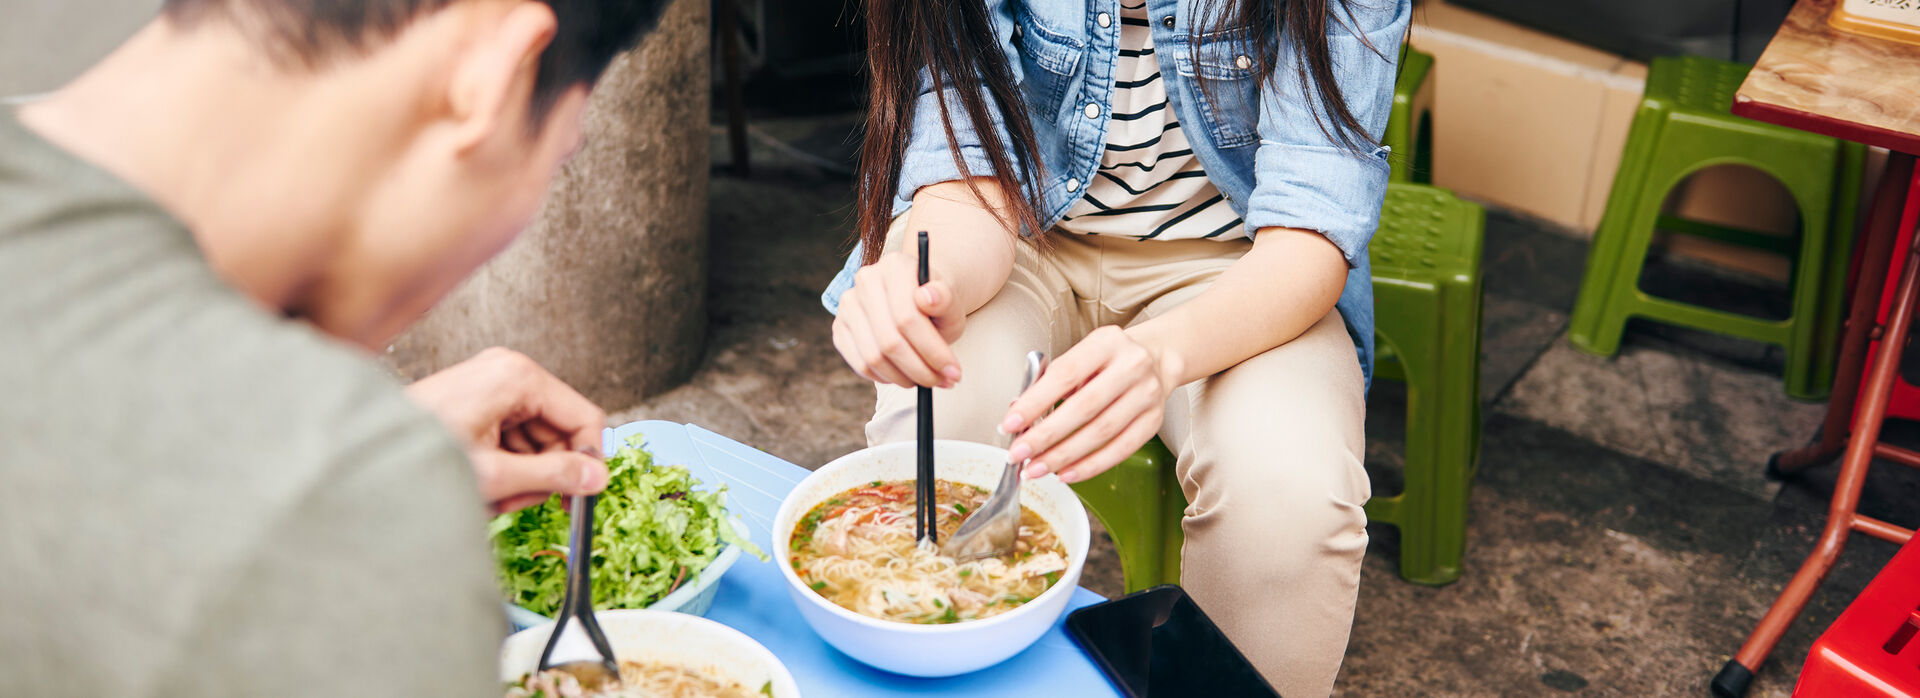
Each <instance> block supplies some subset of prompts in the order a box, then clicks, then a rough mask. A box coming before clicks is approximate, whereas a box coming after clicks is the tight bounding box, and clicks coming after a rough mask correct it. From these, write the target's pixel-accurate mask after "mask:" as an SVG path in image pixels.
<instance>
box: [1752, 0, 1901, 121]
mask: <svg viewBox="0 0 1920 698" xmlns="http://www.w3.org/2000/svg"><path fill="white" fill-rule="evenodd" d="M1837 2H1838V0H1798V2H1795V3H1794V5H1793V12H1792V13H1790V14H1788V15H1787V21H1786V23H1785V24H1783V25H1781V27H1780V31H1779V32H1778V33H1776V34H1774V36H1773V40H1772V41H1770V42H1768V43H1767V49H1766V51H1765V52H1764V53H1762V54H1760V61H1759V62H1758V63H1756V64H1755V65H1754V67H1753V72H1751V73H1749V74H1748V75H1747V80H1746V82H1744V83H1741V85H1740V91H1739V92H1738V93H1736V94H1735V95H1734V98H1733V113H1735V114H1738V115H1740V116H1744V117H1747V118H1750V119H1756V120H1759V121H1767V122H1771V123H1776V124H1780V125H1783V126H1790V127H1793V128H1797V129H1801V130H1804V131H1812V132H1814V133H1820V134H1825V135H1829V136H1834V137H1836V138H1843V139H1846V140H1850V141H1857V142H1860V143H1865V144H1867V145H1877V146H1881V147H1884V148H1888V149H1892V150H1897V151H1900V152H1904V153H1914V154H1920V46H1916V45H1912V44H1903V43H1900V42H1897V41H1889V40H1886V39H1878V38H1874V37H1870V36H1864V35H1860V34H1853V33H1850V32H1844V31H1841V30H1839V29H1835V28H1833V26H1831V25H1829V24H1827V15H1828V14H1829V13H1831V12H1832V11H1833V7H1834V5H1835V4H1836V3H1837Z"/></svg>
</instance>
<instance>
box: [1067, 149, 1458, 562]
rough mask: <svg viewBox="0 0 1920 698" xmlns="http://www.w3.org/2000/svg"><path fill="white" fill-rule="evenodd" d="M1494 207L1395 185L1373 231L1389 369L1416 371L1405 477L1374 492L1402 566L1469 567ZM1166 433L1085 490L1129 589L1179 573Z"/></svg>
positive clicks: (1180, 504) (1383, 356)
mask: <svg viewBox="0 0 1920 698" xmlns="http://www.w3.org/2000/svg"><path fill="white" fill-rule="evenodd" d="M1485 222H1486V214H1485V212H1484V211H1483V210H1482V209H1481V208H1480V207H1479V206H1477V205H1475V204H1472V203H1469V202H1466V201H1462V200H1460V199H1458V198H1455V197H1454V196H1453V194H1451V193H1449V192H1447V191H1446V190H1444V189H1437V188H1434V187H1428V186H1422V185H1417V184H1392V185H1389V186H1388V187H1387V199H1386V203H1385V205H1384V206H1383V208H1382V209H1381V221H1380V230H1379V232H1378V233H1377V234H1375V235H1374V237H1373V242H1372V244H1371V247H1370V249H1371V256H1372V260H1373V288H1374V299H1375V300H1374V306H1375V313H1376V314H1375V321H1376V323H1377V328H1378V332H1377V336H1378V338H1379V341H1378V342H1377V344H1378V345H1379V346H1380V348H1381V350H1380V361H1379V364H1378V365H1379V370H1378V371H1377V372H1376V375H1378V376H1380V377H1382V378H1395V379H1398V380H1404V381H1406V382H1407V461H1406V487H1405V489H1404V490H1403V491H1402V492H1401V493H1400V494H1397V495H1393V496H1387V497H1374V498H1373V499H1372V500H1371V501H1368V502H1367V518H1368V519H1369V520H1371V521H1376V522H1383V523H1390V524H1393V525H1395V526H1397V527H1399V529H1400V576H1401V577H1402V578H1404V579H1406V580H1407V581H1410V582H1415V583H1419V584H1432V585H1439V584H1446V583H1448V582H1452V581H1454V580H1456V579H1459V577H1460V560H1461V556H1462V554H1463V553H1464V551H1465V547H1466V527H1467V494H1468V489H1469V487H1470V486H1471V483H1472V480H1473V473H1474V468H1475V465H1476V461H1477V460H1478V455H1479V450H1480V398H1479V393H1478V390H1479V383H1480V248H1481V241H1482V238H1483V237H1484V235H1483V230H1484V227H1485ZM1173 466H1174V458H1173V454H1172V453H1169V452H1168V451H1167V448H1166V446H1165V445H1164V444H1162V443H1161V442H1160V440H1159V439H1154V440H1153V441H1150V442H1148V443H1147V446H1146V447H1145V448H1142V449H1141V450H1140V451H1139V452H1137V453H1135V454H1134V455H1133V456H1132V457H1131V458H1128V459H1127V460H1126V461H1124V462H1122V463H1121V464H1120V465H1117V466H1114V468H1113V469H1112V470H1109V471H1107V472H1105V473H1102V474H1101V475H1100V476H1099V477H1095V478H1093V479H1091V480H1088V481H1086V482H1082V483H1080V484H1077V485H1074V491H1076V492H1078V493H1079V494H1080V499H1081V500H1082V501H1084V502H1086V504H1087V508H1088V509H1090V510H1092V511H1093V515H1094V517H1096V518H1098V519H1099V520H1100V523H1101V524H1102V525H1104V526H1106V527H1107V532H1108V533H1109V534H1111V535H1112V536H1113V543H1114V547H1115V548H1116V549H1118V551H1119V554H1120V568H1121V570H1122V571H1123V572H1124V573H1125V575H1126V587H1127V591H1128V592H1133V591H1138V590H1140V589H1145V588H1148V587H1151V586H1154V585H1157V584H1164V583H1171V582H1177V581H1179V579H1180V544H1181V542H1182V541H1183V540H1184V537H1183V536H1182V534H1181V531H1180V518H1181V515H1182V512H1184V511H1185V509H1186V506H1187V501H1186V496H1185V495H1184V494H1183V493H1182V492H1181V491H1180V486H1179V483H1178V482H1176V481H1175V478H1174V467H1173Z"/></svg>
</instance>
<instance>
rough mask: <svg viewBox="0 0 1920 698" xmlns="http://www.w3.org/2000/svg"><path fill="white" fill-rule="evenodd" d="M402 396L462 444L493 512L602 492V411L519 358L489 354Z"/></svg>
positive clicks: (509, 353) (499, 351)
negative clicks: (555, 496) (559, 496)
mask: <svg viewBox="0 0 1920 698" xmlns="http://www.w3.org/2000/svg"><path fill="white" fill-rule="evenodd" d="M407 397H409V398H412V399H413V401H414V402H415V403H418V404H419V405H420V406H421V407H424V408H426V409H427V411H429V412H432V413H433V414H434V415H435V416H437V417H439V418H440V421H441V422H443V423H445V424H446V425H447V428H448V429H451V430H452V431H453V433H454V434H456V435H458V436H459V437H460V439H461V440H462V441H464V442H465V443H466V446H467V454H468V457H469V458H471V459H472V461H473V469H474V472H475V473H476V474H477V475H479V478H480V495H481V496H483V497H485V498H486V499H487V502H488V503H490V504H491V505H492V506H493V508H494V511H495V512H508V511H514V510H516V509H522V508H525V507H529V506H532V505H535V504H539V503H540V502H543V501H545V500H546V499H547V497H549V496H551V495H553V494H566V495H576V494H595V493H597V492H599V491H600V490H602V489H605V488H606V486H607V466H606V463H605V462H603V461H602V460H601V458H600V430H601V429H603V428H605V427H606V421H607V415H606V413H605V412H602V411H600V408H599V407H595V406H594V404H593V403H592V402H589V401H588V400H587V399H586V398H585V397H583V396H581V395H580V394H579V393H577V392H574V390H573V389H572V388H570V387H567V384H565V383H562V382H560V379H558V378H555V377H554V376H553V374H551V373H547V371H546V369H544V368H541V367H540V365H539V364H537V363H534V361H533V359H529V358H527V357H526V356H525V355H523V354H520V353H518V352H514V351H511V350H507V349H500V348H494V349H488V350H486V351H483V352H480V353H479V354H478V355H476V356H474V357H473V358H471V359H468V360H466V361H463V362H461V363H459V364H455V365H454V366H451V367H449V368H447V369H446V370H444V371H441V372H439V373H435V374H433V375H431V376H427V377H426V378H422V379H420V380H419V381H416V382H415V383H414V384H413V385H410V386H407Z"/></svg>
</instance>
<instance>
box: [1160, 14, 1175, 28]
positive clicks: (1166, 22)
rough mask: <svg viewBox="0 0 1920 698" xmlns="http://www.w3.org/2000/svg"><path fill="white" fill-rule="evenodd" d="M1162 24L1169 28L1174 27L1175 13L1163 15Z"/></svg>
mask: <svg viewBox="0 0 1920 698" xmlns="http://www.w3.org/2000/svg"><path fill="white" fill-rule="evenodd" d="M1160 26H1163V27H1166V28H1168V29H1172V28H1173V15H1167V16H1165V17H1161V18H1160Z"/></svg>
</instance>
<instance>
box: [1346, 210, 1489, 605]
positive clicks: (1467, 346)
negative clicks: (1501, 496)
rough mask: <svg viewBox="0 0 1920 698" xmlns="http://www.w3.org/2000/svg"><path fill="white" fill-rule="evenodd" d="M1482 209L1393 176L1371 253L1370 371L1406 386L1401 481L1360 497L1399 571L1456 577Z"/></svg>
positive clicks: (1474, 458)
mask: <svg viewBox="0 0 1920 698" xmlns="http://www.w3.org/2000/svg"><path fill="white" fill-rule="evenodd" d="M1485 231H1486V211H1485V210H1484V209H1482V208H1480V206H1479V205H1478V204H1474V203H1472V202H1469V201H1463V200H1461V199H1459V198H1457V197H1455V196H1454V195H1453V194H1452V193H1451V192H1448V191H1447V190H1445V189H1440V188H1437V187H1429V186H1422V185H1418V184H1390V185H1388V187H1387V201H1386V204H1385V205H1384V206H1383V207H1382V208H1381V210H1380V230H1379V232H1376V233H1374V236H1373V241H1372V242H1371V243H1370V244H1369V245H1368V250H1369V252H1370V257H1371V258H1372V260H1373V308H1374V327H1375V332H1374V336H1375V344H1376V346H1378V347H1379V352H1378V356H1379V358H1378V360H1377V361H1376V367H1377V368H1376V369H1375V372H1374V375H1375V376H1377V377H1380V378H1385V379H1389V380H1400V381H1403V382H1405V383H1406V384H1407V445H1406V454H1407V455H1406V467H1405V477H1406V485H1405V487H1404V489H1402V490H1401V492H1400V493H1399V494H1396V495H1392V496H1384V497H1383V496H1375V497H1374V498H1373V499H1371V500H1368V502H1367V518H1368V520H1371V521H1375V522H1380V523H1390V524H1393V525H1394V526H1395V527H1397V528H1399V529H1400V576H1401V578H1403V579H1406V580H1407V581H1409V582H1414V583H1417V584H1430V585H1441V584H1446V583H1449V582H1452V581H1454V580H1456V579H1459V578H1460V561H1461V558H1462V556H1463V555H1464V554H1465V552H1466V541H1467V496H1468V493H1469V491H1470V489H1471V487H1472V484H1473V474H1474V470H1475V468H1476V466H1477V465H1478V463H1479V456H1480V280H1481V279H1480V251H1481V246H1482V244H1483V241H1484V239H1485V237H1486V235H1485Z"/></svg>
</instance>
